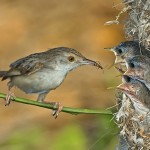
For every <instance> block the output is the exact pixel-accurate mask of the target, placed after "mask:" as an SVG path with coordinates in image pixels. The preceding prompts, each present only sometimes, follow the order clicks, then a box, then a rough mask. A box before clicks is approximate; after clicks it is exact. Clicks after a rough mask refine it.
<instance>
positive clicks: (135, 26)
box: [105, 0, 150, 150]
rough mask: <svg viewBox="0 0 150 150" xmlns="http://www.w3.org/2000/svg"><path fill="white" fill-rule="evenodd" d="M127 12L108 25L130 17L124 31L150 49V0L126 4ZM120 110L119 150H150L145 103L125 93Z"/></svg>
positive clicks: (149, 124)
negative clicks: (125, 15) (121, 17)
mask: <svg viewBox="0 0 150 150" xmlns="http://www.w3.org/2000/svg"><path fill="white" fill-rule="evenodd" d="M123 4H124V6H123V9H122V10H121V11H120V13H119V14H118V15H117V16H116V19H115V20H112V21H108V22H106V23H105V24H106V25H110V24H114V23H115V24H119V18H120V15H121V14H122V13H125V12H126V13H127V14H128V16H127V18H126V20H125V25H124V30H125V35H126V39H127V40H137V41H139V43H141V44H142V45H143V46H145V47H146V48H147V50H149V49H150V15H149V14H150V0H123ZM117 100H118V104H119V108H118V112H117V113H116V114H115V117H116V121H117V124H118V127H119V128H120V142H119V145H118V149H119V150H122V149H123V150H127V149H131V150H132V149H134V150H149V149H150V108H147V106H145V105H143V103H142V102H140V100H139V101H134V100H132V99H129V98H128V97H127V96H126V95H125V94H124V93H120V91H119V94H118V97H117Z"/></svg>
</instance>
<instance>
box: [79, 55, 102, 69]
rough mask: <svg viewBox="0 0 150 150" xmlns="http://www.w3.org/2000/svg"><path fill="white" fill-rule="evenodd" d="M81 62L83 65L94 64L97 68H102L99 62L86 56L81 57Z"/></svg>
mask: <svg viewBox="0 0 150 150" xmlns="http://www.w3.org/2000/svg"><path fill="white" fill-rule="evenodd" d="M82 64H83V65H92V66H96V67H98V68H101V69H103V67H102V66H101V64H100V63H99V62H96V61H93V60H90V59H87V58H85V59H83V61H82Z"/></svg>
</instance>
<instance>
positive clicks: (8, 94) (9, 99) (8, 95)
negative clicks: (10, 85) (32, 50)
mask: <svg viewBox="0 0 150 150" xmlns="http://www.w3.org/2000/svg"><path fill="white" fill-rule="evenodd" d="M11 97H12V98H13V99H15V95H14V93H13V92H11V91H10V90H9V91H8V92H7V95H6V98H5V101H6V104H5V106H9V104H10V102H11Z"/></svg>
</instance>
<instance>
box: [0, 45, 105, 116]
mask: <svg viewBox="0 0 150 150" xmlns="http://www.w3.org/2000/svg"><path fill="white" fill-rule="evenodd" d="M82 65H92V66H96V67H98V68H101V69H103V67H102V66H101V64H100V63H99V62H96V61H93V60H90V59H88V58H86V57H85V56H83V55H82V54H81V53H80V52H78V51H77V50H75V49H72V48H68V47H56V48H52V49H48V50H47V51H44V52H40V53H34V54H30V55H29V56H26V57H23V58H21V59H18V60H16V61H14V62H13V63H11V64H10V66H9V67H10V69H9V70H7V71H0V77H1V78H2V81H3V80H6V79H9V80H10V81H9V82H8V93H7V96H6V105H9V104H10V97H11V95H12V92H11V88H12V87H14V86H16V87H18V88H19V89H21V90H22V91H24V92H25V93H27V94H32V93H33V94H34V93H35V94H38V98H37V101H38V102H44V100H45V97H46V95H47V94H48V93H49V92H50V91H52V90H55V89H56V88H57V87H59V86H60V85H61V84H62V82H63V81H64V79H65V78H66V76H67V74H68V73H69V72H70V71H72V70H73V69H75V68H77V67H79V66H82ZM54 104H56V103H55V102H54ZM61 110H62V107H61V108H60V109H59V108H58V110H57V112H55V113H54V115H56V117H57V116H58V113H59V112H60V111H61Z"/></svg>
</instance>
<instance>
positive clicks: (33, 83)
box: [11, 69, 67, 93]
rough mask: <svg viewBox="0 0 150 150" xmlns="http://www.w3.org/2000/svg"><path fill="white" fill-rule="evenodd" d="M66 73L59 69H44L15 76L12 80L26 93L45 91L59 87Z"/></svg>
mask: <svg viewBox="0 0 150 150" xmlns="http://www.w3.org/2000/svg"><path fill="white" fill-rule="evenodd" d="M66 74H67V73H65V72H63V71H59V70H51V69H43V70H40V71H38V72H35V73H33V74H30V75H24V76H16V77H13V78H12V80H11V82H12V84H13V85H14V86H17V87H18V88H20V89H21V90H23V91H24V92H26V93H44V92H48V91H50V90H53V89H55V88H57V87H58V86H59V85H60V84H61V83H62V82H63V80H64V79H65V77H66Z"/></svg>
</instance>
